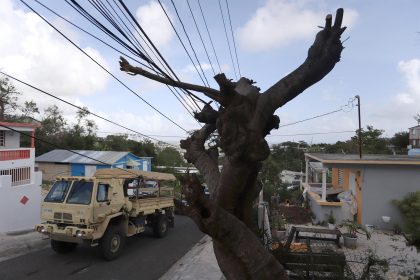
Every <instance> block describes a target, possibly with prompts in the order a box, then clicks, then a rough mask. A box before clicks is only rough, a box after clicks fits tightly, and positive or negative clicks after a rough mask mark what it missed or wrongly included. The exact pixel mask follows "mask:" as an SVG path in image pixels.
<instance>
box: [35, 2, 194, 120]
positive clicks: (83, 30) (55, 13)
mask: <svg viewBox="0 0 420 280" xmlns="http://www.w3.org/2000/svg"><path fill="white" fill-rule="evenodd" d="M114 1H115V0H114ZM35 2H37V3H38V4H39V5H41V6H43V7H44V8H45V9H47V10H48V11H50V12H51V13H53V14H54V15H56V16H57V17H59V18H61V19H63V20H64V21H66V22H67V23H69V24H71V25H72V26H74V27H76V28H78V29H79V30H81V31H82V32H84V33H86V34H88V35H90V36H91V37H93V38H95V39H96V40H98V41H100V42H102V43H103V44H105V45H106V46H108V47H110V48H111V49H113V50H115V51H117V52H118V53H120V54H122V55H124V56H127V57H129V58H130V59H132V60H133V61H135V62H137V63H139V64H140V65H142V66H144V67H146V68H148V69H149V70H151V71H154V72H155V73H157V74H160V73H159V72H157V71H156V70H155V69H153V68H151V67H150V66H148V65H146V64H144V63H142V62H140V61H138V60H137V59H135V58H134V57H132V56H130V55H128V54H126V53H123V52H121V51H120V50H118V49H116V48H115V47H113V46H111V45H110V44H108V43H106V42H105V41H103V40H102V39H100V38H98V37H97V36H95V35H93V34H92V33H90V32H88V31H86V30H85V29H83V28H81V27H80V26H78V25H76V24H74V23H73V22H71V21H69V20H68V19H66V18H65V17H63V16H61V15H60V14H59V13H57V12H55V11H53V10H52V9H50V8H49V7H47V6H45V5H44V4H42V3H41V2H39V1H38V0H35ZM118 8H119V6H118ZM124 15H125V14H124ZM133 36H134V35H133ZM134 37H135V36H134ZM138 45H139V46H140V47H141V48H142V49H143V51H144V52H145V53H146V54H147V52H146V51H145V49H144V48H143V47H142V46H141V44H140V43H139V42H138ZM153 54H154V53H153ZM147 55H148V54H147ZM154 55H155V54H154ZM148 57H149V58H150V55H148ZM155 57H156V55H155ZM149 64H150V63H149ZM164 67H165V66H164ZM168 88H169V90H170V91H171V92H172V94H174V96H175V97H176V98H177V99H178V101H179V102H180V103H181V104H182V105H183V107H184V108H185V109H186V110H187V112H188V113H189V114H190V115H191V116H193V117H194V115H193V114H192V113H191V112H190V111H189V110H188V108H186V105H184V103H183V102H181V101H180V100H179V98H178V96H179V97H180V98H181V99H182V100H183V101H184V102H185V104H187V105H188V106H189V107H190V109H191V110H194V109H192V108H191V106H190V105H189V104H188V103H187V102H186V101H185V100H184V99H183V97H182V96H180V94H179V92H178V91H177V89H176V88H174V89H175V91H176V92H177V94H178V96H176V95H175V93H174V91H173V89H172V88H170V87H169V86H168Z"/></svg>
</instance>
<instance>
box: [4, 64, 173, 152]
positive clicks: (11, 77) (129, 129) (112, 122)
mask: <svg viewBox="0 0 420 280" xmlns="http://www.w3.org/2000/svg"><path fill="white" fill-rule="evenodd" d="M0 74H2V75H4V76H6V77H9V78H10V79H13V80H15V81H17V82H19V83H21V84H24V85H26V86H28V87H30V88H32V89H34V90H36V91H38V92H41V93H43V94H45V95H48V96H50V97H52V98H54V99H56V100H59V101H61V102H63V103H66V104H67V105H70V106H72V107H74V108H76V109H78V110H81V111H83V112H85V113H88V114H90V115H92V116H95V117H97V118H98V119H101V120H104V121H106V122H108V123H111V124H113V125H116V126H119V127H121V128H124V129H126V130H128V131H131V132H134V133H136V134H137V135H140V136H142V137H145V138H148V139H151V140H154V141H157V142H162V143H165V144H168V145H171V144H169V143H166V142H164V141H161V140H158V139H156V138H153V137H152V136H149V135H146V134H144V133H141V132H138V131H136V130H134V129H131V128H128V127H126V126H124V125H121V124H119V123H117V122H114V121H112V120H110V119H107V118H105V117H102V116H100V115H98V114H96V113H92V112H91V111H90V110H87V109H85V108H83V107H80V106H77V105H75V104H73V103H71V102H69V101H67V100H64V99H62V98H60V97H58V96H55V95H54V94H52V93H49V92H47V91H45V90H42V89H40V88H38V87H36V86H33V85H31V84H29V83H27V82H25V81H22V80H20V79H18V78H16V77H14V76H12V75H9V74H7V73H4V72H3V71H0Z"/></svg>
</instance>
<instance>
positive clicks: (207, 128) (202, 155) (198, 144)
mask: <svg viewBox="0 0 420 280" xmlns="http://www.w3.org/2000/svg"><path fill="white" fill-rule="evenodd" d="M215 130H216V125H214V124H206V125H204V126H203V127H202V128H201V129H200V130H197V131H195V132H194V133H193V134H192V135H191V136H190V137H188V138H187V139H186V140H181V148H183V149H185V150H186V153H185V154H184V158H185V159H186V160H187V161H188V162H190V163H192V164H194V166H195V167H196V168H197V169H198V170H199V171H200V174H202V175H203V176H204V180H205V182H207V184H208V187H209V190H210V193H211V194H213V192H214V190H215V188H216V185H217V182H218V180H219V177H220V172H219V166H218V159H215V158H214V157H213V156H212V153H210V152H208V151H207V150H206V149H205V147H204V143H205V142H206V140H207V138H208V137H209V136H210V134H212V133H213V132H214V131H215Z"/></svg>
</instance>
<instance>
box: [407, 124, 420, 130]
mask: <svg viewBox="0 0 420 280" xmlns="http://www.w3.org/2000/svg"><path fill="white" fill-rule="evenodd" d="M413 128H420V124H419V125H416V126H413V127H409V128H408V129H413Z"/></svg>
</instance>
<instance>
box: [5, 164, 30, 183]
mask: <svg viewBox="0 0 420 280" xmlns="http://www.w3.org/2000/svg"><path fill="white" fill-rule="evenodd" d="M1 175H10V176H12V186H20V185H26V184H29V183H30V182H31V168H30V167H20V168H13V169H4V170H0V176H1Z"/></svg>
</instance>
